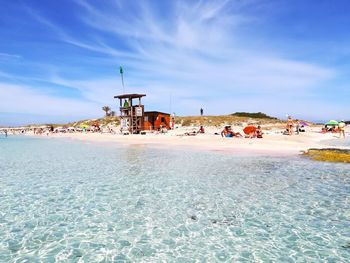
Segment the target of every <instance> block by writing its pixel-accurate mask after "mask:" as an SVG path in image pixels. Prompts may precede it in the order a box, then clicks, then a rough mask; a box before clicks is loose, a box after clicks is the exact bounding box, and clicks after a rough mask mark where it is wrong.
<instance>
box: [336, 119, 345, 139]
mask: <svg viewBox="0 0 350 263" xmlns="http://www.w3.org/2000/svg"><path fill="white" fill-rule="evenodd" d="M338 129H339V138H341V137H342V135H343V138H345V122H344V121H343V120H342V121H341V122H339V124H338Z"/></svg>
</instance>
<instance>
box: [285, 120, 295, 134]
mask: <svg viewBox="0 0 350 263" xmlns="http://www.w3.org/2000/svg"><path fill="white" fill-rule="evenodd" d="M293 126H294V122H293V120H292V117H291V116H288V120H287V130H288V134H289V135H292V134H293Z"/></svg>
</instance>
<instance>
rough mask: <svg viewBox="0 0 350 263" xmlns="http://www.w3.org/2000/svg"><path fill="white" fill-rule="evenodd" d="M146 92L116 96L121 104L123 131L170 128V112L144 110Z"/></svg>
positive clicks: (132, 132)
mask: <svg viewBox="0 0 350 263" xmlns="http://www.w3.org/2000/svg"><path fill="white" fill-rule="evenodd" d="M145 96H146V94H122V95H118V96H114V98H116V99H119V104H120V129H121V132H130V133H131V134H135V133H136V134H137V133H140V132H141V131H144V130H160V129H162V128H166V129H170V114H168V113H164V112H158V111H148V112H145V111H144V105H143V104H142V101H141V99H142V97H145Z"/></svg>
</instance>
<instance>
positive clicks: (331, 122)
mask: <svg viewBox="0 0 350 263" xmlns="http://www.w3.org/2000/svg"><path fill="white" fill-rule="evenodd" d="M324 125H333V126H334V125H338V122H337V121H335V120H330V121H329V122H326V123H325V124H324Z"/></svg>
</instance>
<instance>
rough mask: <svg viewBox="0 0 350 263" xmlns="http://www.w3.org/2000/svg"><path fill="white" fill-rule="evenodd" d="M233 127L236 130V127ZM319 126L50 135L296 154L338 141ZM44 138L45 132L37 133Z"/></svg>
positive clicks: (228, 150) (213, 149)
mask: <svg viewBox="0 0 350 263" xmlns="http://www.w3.org/2000/svg"><path fill="white" fill-rule="evenodd" d="M234 130H237V131H239V129H238V128H237V127H234ZM319 130H320V129H319V128H318V127H314V128H310V129H309V130H308V131H307V132H305V133H300V134H299V135H292V136H288V135H282V133H281V131H282V130H280V129H273V130H270V131H266V132H265V131H264V132H265V134H264V138H262V139H257V138H254V139H249V138H222V137H221V136H220V135H215V132H220V131H219V130H218V129H216V128H214V127H211V128H207V132H206V133H205V134H197V135H196V136H186V135H183V134H184V133H185V132H186V131H191V129H190V128H187V129H184V128H182V129H177V130H174V131H169V132H168V133H165V134H155V133H150V134H147V135H121V134H108V133H59V134H50V135H49V136H48V137H50V138H67V139H73V140H80V141H85V142H96V143H110V144H122V145H139V146H142V145H144V146H151V147H162V148H168V149H171V148H174V147H177V148H179V147H182V148H193V149H199V150H208V151H221V152H228V153H232V154H258V155H297V154H300V153H302V152H303V151H306V150H307V149H309V148H327V147H329V146H328V145H327V143H326V142H328V141H329V140H340V139H339V138H338V134H332V133H327V134H321V133H319V132H318V131H319ZM39 136H40V137H44V136H45V137H46V135H39Z"/></svg>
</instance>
